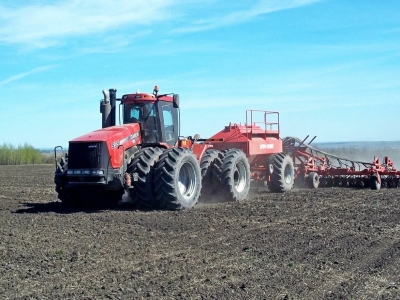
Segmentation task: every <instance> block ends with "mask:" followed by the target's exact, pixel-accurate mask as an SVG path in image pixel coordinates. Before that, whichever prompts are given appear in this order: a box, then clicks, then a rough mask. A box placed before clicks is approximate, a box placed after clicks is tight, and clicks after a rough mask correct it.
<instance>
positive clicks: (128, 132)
mask: <svg viewBox="0 0 400 300" xmlns="http://www.w3.org/2000/svg"><path fill="white" fill-rule="evenodd" d="M129 141H132V142H131V143H128V142H129ZM70 142H72V143H75V142H107V143H110V144H111V145H112V144H114V143H115V144H114V147H115V145H117V146H116V147H118V146H119V145H124V147H125V148H127V147H129V146H134V145H137V144H138V143H140V126H139V124H137V123H132V124H124V125H119V126H111V127H107V128H102V129H98V130H95V131H92V132H89V133H87V134H84V135H81V136H80V137H77V138H75V139H73V140H71V141H70ZM125 144H126V145H125Z"/></svg>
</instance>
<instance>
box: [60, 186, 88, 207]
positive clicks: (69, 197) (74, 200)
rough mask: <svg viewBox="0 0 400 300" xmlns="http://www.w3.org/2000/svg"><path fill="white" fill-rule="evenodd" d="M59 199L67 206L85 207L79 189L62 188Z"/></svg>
mask: <svg viewBox="0 0 400 300" xmlns="http://www.w3.org/2000/svg"><path fill="white" fill-rule="evenodd" d="M58 199H60V200H61V203H62V204H63V206H64V207H65V208H83V207H84V203H83V201H82V197H81V195H80V193H79V192H78V190H77V189H73V188H68V187H67V188H61V189H60V191H59V192H58Z"/></svg>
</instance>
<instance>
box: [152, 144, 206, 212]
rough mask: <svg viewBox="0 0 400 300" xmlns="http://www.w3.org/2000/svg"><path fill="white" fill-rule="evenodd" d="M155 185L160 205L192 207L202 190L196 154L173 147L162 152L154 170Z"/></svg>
mask: <svg viewBox="0 0 400 300" xmlns="http://www.w3.org/2000/svg"><path fill="white" fill-rule="evenodd" d="M154 187H155V195H156V199H157V201H158V203H159V205H160V207H165V208H167V209H171V210H181V209H190V208H192V207H193V206H195V205H196V203H197V200H198V198H199V196H200V191H201V171H200V166H199V163H198V162H197V158H196V156H195V155H194V154H193V152H192V151H190V150H189V149H186V148H172V149H169V150H166V151H165V152H164V153H163V154H161V156H160V159H159V161H158V162H157V163H156V167H155V170H154Z"/></svg>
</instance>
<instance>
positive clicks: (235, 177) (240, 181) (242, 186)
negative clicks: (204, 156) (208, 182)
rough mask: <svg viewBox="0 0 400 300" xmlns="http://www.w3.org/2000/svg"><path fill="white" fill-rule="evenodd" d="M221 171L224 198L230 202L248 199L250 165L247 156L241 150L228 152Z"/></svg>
mask: <svg viewBox="0 0 400 300" xmlns="http://www.w3.org/2000/svg"><path fill="white" fill-rule="evenodd" d="M221 171H222V172H221V175H220V178H221V193H222V195H223V197H224V198H225V199H226V200H228V201H241V200H244V199H246V197H247V195H248V193H249V190H250V165H249V162H248V160H247V157H246V154H245V153H244V152H243V151H242V150H239V149H231V150H229V151H228V152H226V153H225V157H224V159H223V163H222V167H221Z"/></svg>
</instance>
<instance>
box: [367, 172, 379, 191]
mask: <svg viewBox="0 0 400 300" xmlns="http://www.w3.org/2000/svg"><path fill="white" fill-rule="evenodd" d="M369 185H370V187H371V190H375V191H379V190H380V189H381V184H380V183H379V182H378V178H377V177H376V176H375V175H373V176H371V177H370V178H369Z"/></svg>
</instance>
